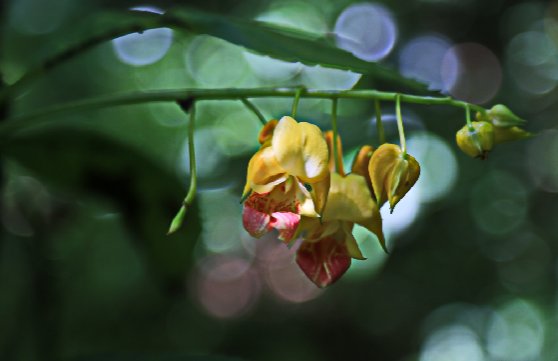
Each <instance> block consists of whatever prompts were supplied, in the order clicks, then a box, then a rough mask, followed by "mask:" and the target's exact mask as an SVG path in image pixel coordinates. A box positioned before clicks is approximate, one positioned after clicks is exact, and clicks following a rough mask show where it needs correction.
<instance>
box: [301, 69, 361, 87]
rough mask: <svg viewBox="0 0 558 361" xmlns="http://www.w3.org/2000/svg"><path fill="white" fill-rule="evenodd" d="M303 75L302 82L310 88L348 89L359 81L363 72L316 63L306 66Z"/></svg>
mask: <svg viewBox="0 0 558 361" xmlns="http://www.w3.org/2000/svg"><path fill="white" fill-rule="evenodd" d="M301 77H302V83H303V84H304V85H306V86H307V87H308V88H315V89H330V90H346V89H351V88H352V87H353V86H354V85H355V84H356V83H357V82H358V81H359V79H360V77H361V74H358V73H354V72H352V71H350V70H340V69H333V68H324V67H323V66H321V65H316V66H304V68H303V70H302V73H301Z"/></svg>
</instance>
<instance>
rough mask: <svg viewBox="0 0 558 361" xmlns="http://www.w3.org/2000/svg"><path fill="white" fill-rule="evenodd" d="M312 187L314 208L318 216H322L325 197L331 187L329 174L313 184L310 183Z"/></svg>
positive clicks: (325, 201)
mask: <svg viewBox="0 0 558 361" xmlns="http://www.w3.org/2000/svg"><path fill="white" fill-rule="evenodd" d="M310 186H312V191H311V192H310V194H311V195H312V200H313V201H314V208H315V209H316V212H317V213H318V214H320V215H321V214H323V213H324V210H325V206H326V204H327V197H328V194H329V188H330V186H331V174H330V173H328V174H327V175H326V176H325V177H324V178H323V179H322V180H320V181H318V182H314V183H310Z"/></svg>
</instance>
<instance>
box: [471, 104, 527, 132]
mask: <svg viewBox="0 0 558 361" xmlns="http://www.w3.org/2000/svg"><path fill="white" fill-rule="evenodd" d="M490 115H491V116H492V121H491V123H492V124H493V125H494V126H495V127H500V128H510V127H516V126H518V125H523V124H525V123H526V121H525V120H523V119H521V118H519V117H518V116H516V115H515V114H513V113H512V111H511V110H509V109H508V107H506V106H505V105H502V104H496V105H495V106H493V107H492V109H490ZM477 119H478V118H477Z"/></svg>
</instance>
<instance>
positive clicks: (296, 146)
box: [242, 116, 330, 243]
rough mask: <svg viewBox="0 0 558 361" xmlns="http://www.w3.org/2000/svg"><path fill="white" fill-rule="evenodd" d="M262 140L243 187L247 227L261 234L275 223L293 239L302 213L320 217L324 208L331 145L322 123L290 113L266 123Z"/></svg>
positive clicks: (282, 234)
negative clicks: (294, 117) (323, 130)
mask: <svg viewBox="0 0 558 361" xmlns="http://www.w3.org/2000/svg"><path fill="white" fill-rule="evenodd" d="M259 141H260V143H261V144H262V146H261V148H260V150H259V151H258V152H257V153H256V154H255V155H254V156H253V157H252V159H251V160H250V163H249V165H248V174H247V180H246V185H245V187H244V194H243V199H244V198H246V197H247V198H246V201H245V203H244V212H243V217H242V219H243V224H244V228H245V229H246V230H247V231H248V232H249V233H250V234H251V235H252V236H253V237H256V238H259V237H261V236H262V235H264V234H266V233H268V232H270V231H271V230H272V229H273V228H276V229H278V230H279V238H281V239H282V240H283V241H285V242H286V243H289V242H291V241H292V239H293V236H294V235H295V233H296V230H297V228H298V226H299V222H300V217H301V215H304V216H307V217H319V214H320V213H321V212H322V211H323V208H324V205H325V203H326V200H327V191H328V189H329V183H330V175H329V170H328V168H327V164H328V157H329V155H328V150H327V145H326V142H325V140H324V137H323V135H322V132H321V131H320V129H319V128H318V127H316V126H315V125H312V124H309V123H298V122H297V121H296V120H294V119H293V118H291V117H287V116H286V117H283V118H281V120H280V121H278V122H277V121H270V122H269V123H267V124H266V125H265V126H264V127H263V129H262V131H261V132H260V136H259ZM305 184H309V185H310V186H311V187H312V191H308V190H307V189H306V187H305Z"/></svg>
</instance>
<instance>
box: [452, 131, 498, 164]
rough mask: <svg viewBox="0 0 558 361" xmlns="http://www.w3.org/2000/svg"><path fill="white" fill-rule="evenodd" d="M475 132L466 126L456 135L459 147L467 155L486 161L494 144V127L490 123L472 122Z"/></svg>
mask: <svg viewBox="0 0 558 361" xmlns="http://www.w3.org/2000/svg"><path fill="white" fill-rule="evenodd" d="M472 126H473V129H474V130H473V131H470V130H469V126H468V125H465V126H464V127H463V128H461V129H460V130H459V131H458V132H457V134H456V136H455V137H456V140H457V145H459V148H461V150H462V151H463V152H465V154H467V155H468V156H471V157H473V158H479V159H481V160H484V159H486V158H487V157H488V153H490V151H491V150H492V146H493V144H494V126H493V125H492V124H490V123H488V122H472Z"/></svg>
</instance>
